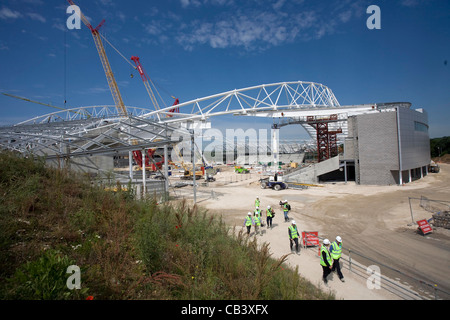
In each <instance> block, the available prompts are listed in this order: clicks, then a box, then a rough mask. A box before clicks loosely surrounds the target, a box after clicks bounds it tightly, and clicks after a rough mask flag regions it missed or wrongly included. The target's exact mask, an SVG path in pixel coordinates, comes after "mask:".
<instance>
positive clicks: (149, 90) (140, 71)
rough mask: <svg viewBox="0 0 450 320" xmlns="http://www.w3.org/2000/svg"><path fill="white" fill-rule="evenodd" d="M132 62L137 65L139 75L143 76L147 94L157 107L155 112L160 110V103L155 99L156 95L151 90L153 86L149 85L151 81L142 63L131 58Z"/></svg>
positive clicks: (133, 57)
mask: <svg viewBox="0 0 450 320" xmlns="http://www.w3.org/2000/svg"><path fill="white" fill-rule="evenodd" d="M131 60H133V61H134V63H135V64H136V69H137V71H138V72H139V74H140V75H141V78H142V82H144V86H145V89H146V90H147V93H148V95H149V97H150V100H152V103H153V106H154V107H155V110H159V104H158V101H157V100H156V97H155V95H154V94H153V90H152V88H151V86H150V83H149V81H148V77H147V74H146V73H145V71H144V68H143V67H142V64H141V62H140V61H139V57H136V56H132V57H131Z"/></svg>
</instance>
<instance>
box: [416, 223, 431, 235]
mask: <svg viewBox="0 0 450 320" xmlns="http://www.w3.org/2000/svg"><path fill="white" fill-rule="evenodd" d="M417 224H418V225H419V230H420V231H422V233H423V235H426V234H428V233H431V232H433V229H431V226H430V225H429V224H428V221H427V220H426V219H423V220H419V221H417Z"/></svg>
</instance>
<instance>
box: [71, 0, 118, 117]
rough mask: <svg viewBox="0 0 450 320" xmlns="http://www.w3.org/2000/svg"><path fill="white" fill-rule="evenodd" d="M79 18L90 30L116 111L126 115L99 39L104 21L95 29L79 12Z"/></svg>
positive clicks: (72, 3)
mask: <svg viewBox="0 0 450 320" xmlns="http://www.w3.org/2000/svg"><path fill="white" fill-rule="evenodd" d="M68 2H69V3H70V4H71V5H75V3H74V2H73V1H72V0H68ZM80 18H81V20H82V21H83V23H84V24H85V25H86V26H87V27H88V28H89V30H91V33H92V37H93V38H94V42H95V46H96V48H97V51H98V55H99V56H100V61H101V62H102V66H103V70H104V71H105V75H106V80H107V81H108V85H109V89H110V90H111V94H112V96H113V99H114V103H115V105H116V108H117V111H118V112H119V114H122V115H127V109H126V107H125V104H124V103H123V100H122V96H121V95H120V91H119V87H118V85H117V82H116V79H115V78H114V74H113V72H112V69H111V65H110V64H109V61H108V57H107V55H106V52H105V48H104V46H103V43H102V39H101V37H100V33H99V31H98V30H99V29H100V28H101V26H102V25H103V24H104V23H105V20H104V19H103V20H102V21H101V22H100V24H99V25H98V26H97V27H96V28H94V27H92V25H91V24H90V23H89V21H88V20H87V19H86V17H85V16H84V14H83V13H82V12H81V11H80Z"/></svg>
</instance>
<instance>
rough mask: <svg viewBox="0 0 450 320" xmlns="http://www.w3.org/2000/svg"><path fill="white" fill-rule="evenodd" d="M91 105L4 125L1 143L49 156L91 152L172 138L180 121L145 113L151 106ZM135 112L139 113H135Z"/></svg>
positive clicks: (149, 145)
mask: <svg viewBox="0 0 450 320" xmlns="http://www.w3.org/2000/svg"><path fill="white" fill-rule="evenodd" d="M114 110H115V107H88V108H77V109H71V110H65V111H59V112H54V113H51V114H48V115H44V116H41V117H36V118H33V119H31V120H28V121H25V122H22V123H20V124H17V125H15V126H11V127H1V128H0V146H1V147H3V148H6V149H10V150H15V151H19V152H21V153H24V154H32V155H34V156H44V157H46V158H47V159H54V158H58V157H69V156H70V157H77V156H91V155H98V154H108V153H109V154H111V153H117V152H122V151H130V150H140V149H142V148H152V147H157V146H162V145H164V144H168V143H173V141H170V133H171V132H173V131H174V130H178V128H177V127H176V125H168V124H164V123H158V122H157V121H155V120H154V119H152V118H150V117H143V116H142V115H143V114H144V113H148V111H149V110H148V109H147V110H145V109H139V108H128V111H129V113H128V116H123V115H120V114H118V113H117V111H114ZM133 112H134V114H136V115H133Z"/></svg>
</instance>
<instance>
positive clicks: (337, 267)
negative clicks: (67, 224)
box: [330, 236, 345, 282]
mask: <svg viewBox="0 0 450 320" xmlns="http://www.w3.org/2000/svg"><path fill="white" fill-rule="evenodd" d="M341 254H342V238H341V237H340V236H337V237H336V241H334V242H333V243H332V244H331V245H330V255H331V259H333V267H332V268H331V271H336V272H337V274H338V277H339V280H341V281H342V282H345V280H344V276H343V275H342V272H341V264H340V263H339V259H340V258H341Z"/></svg>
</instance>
